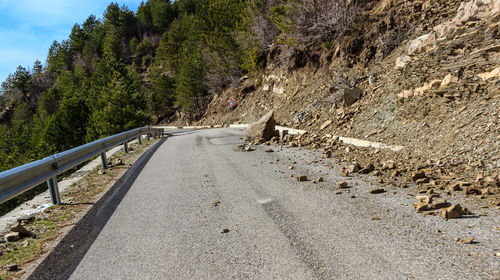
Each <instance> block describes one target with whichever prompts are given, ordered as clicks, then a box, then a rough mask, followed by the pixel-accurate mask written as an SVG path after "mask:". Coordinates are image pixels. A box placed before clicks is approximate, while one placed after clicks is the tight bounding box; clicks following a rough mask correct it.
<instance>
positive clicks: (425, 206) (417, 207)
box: [413, 201, 431, 213]
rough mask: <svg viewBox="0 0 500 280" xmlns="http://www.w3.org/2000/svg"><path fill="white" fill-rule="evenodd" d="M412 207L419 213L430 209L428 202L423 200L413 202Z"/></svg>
mask: <svg viewBox="0 0 500 280" xmlns="http://www.w3.org/2000/svg"><path fill="white" fill-rule="evenodd" d="M413 207H414V208H415V211H416V212H417V213H420V212H423V211H428V210H431V209H430V208H429V204H428V203H425V202H421V201H419V202H416V203H414V204H413Z"/></svg>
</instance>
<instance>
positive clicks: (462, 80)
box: [201, 0, 500, 205]
mask: <svg viewBox="0 0 500 280" xmlns="http://www.w3.org/2000/svg"><path fill="white" fill-rule="evenodd" d="M499 19H500V1H498V0H497V1H494V0H482V1H479V0H473V1H468V2H460V1H446V0H439V1H399V0H398V1H396V0H395V1H380V2H379V3H376V4H373V5H372V6H371V7H369V8H368V10H367V11H366V12H365V13H363V14H362V15H360V16H359V17H358V18H357V19H356V21H355V22H354V24H352V25H351V27H350V29H349V30H348V31H347V32H346V34H345V36H344V37H343V38H342V40H340V41H338V42H337V43H335V44H332V47H331V48H328V49H325V48H322V47H315V46H307V47H303V48H302V49H299V48H295V49H290V47H288V46H282V45H274V46H272V47H271V50H270V51H269V53H268V65H267V68H266V71H265V73H264V75H262V76H261V77H250V78H248V79H245V78H244V79H242V81H241V84H240V86H238V87H237V88H236V89H233V90H228V91H226V92H224V93H222V94H220V95H219V96H216V97H215V98H214V99H213V101H212V103H211V104H210V105H209V107H208V109H207V112H206V114H205V116H204V118H203V119H202V121H201V123H202V124H206V125H211V124H228V123H229V122H230V121H231V118H232V117H233V118H234V119H233V121H234V122H237V121H239V122H244V123H246V122H251V121H255V120H257V119H258V118H259V117H260V116H262V115H263V114H265V113H266V112H267V111H269V110H270V109H274V111H275V115H276V118H277V122H278V123H279V124H282V125H286V126H289V127H295V128H301V129H306V130H307V131H308V132H310V133H311V134H316V135H317V136H318V139H320V138H321V136H324V135H338V136H346V137H354V138H360V139H366V140H370V141H377V142H382V143H385V144H393V145H402V146H404V147H406V149H404V150H403V151H402V152H398V153H393V152H389V151H373V150H365V149H352V148H351V149H350V150H349V152H345V150H344V148H342V149H337V150H335V153H337V154H338V155H339V156H340V158H341V159H343V160H345V161H356V162H359V163H362V164H365V163H373V164H375V165H376V166H377V165H378V166H379V167H381V166H382V165H383V162H384V161H387V160H393V161H396V162H397V164H398V166H399V167H400V176H398V178H395V177H396V176H392V175H394V174H392V173H390V174H385V181H386V182H387V181H388V182H393V183H394V184H396V185H401V184H404V183H405V182H413V181H412V180H411V179H409V177H410V175H411V173H412V172H414V171H416V170H421V169H425V170H426V171H427V173H428V176H429V177H430V178H431V182H430V183H429V186H427V187H428V188H438V189H441V190H444V189H446V188H447V187H450V186H451V185H453V184H454V183H457V182H461V183H462V184H461V186H466V185H471V186H474V187H476V188H479V190H478V191H477V193H479V194H480V196H479V198H480V197H486V198H490V199H487V201H488V202H487V203H486V204H488V205H491V203H493V204H494V205H498V200H497V199H498V193H499V189H498V188H499V185H500V118H499V117H500V114H499V112H500V73H499V72H500V68H499V67H500V63H499V62H500V23H499ZM290 53H291V55H287V54H290ZM346 89H356V90H358V89H359V90H361V92H362V95H361V97H360V98H359V100H357V101H356V102H354V103H353V104H346V103H345V102H344V92H345V90H346ZM230 98H234V99H235V100H236V102H237V104H238V107H237V108H235V109H234V112H233V116H231V112H230V109H229V106H227V102H228V100H229V99H230ZM347 105H348V106H347ZM329 122H331V123H330V124H328V123H329ZM321 128H322V129H321ZM312 140H314V137H313V139H312ZM310 142H311V144H312V145H313V144H314V143H315V141H310ZM299 144H300V143H299ZM318 144H320V142H319V141H318ZM325 145H326V144H325ZM325 145H323V146H324V147H326V148H328V146H325ZM302 146H304V145H302ZM381 176H384V174H382V175H381ZM399 177H400V178H399ZM464 182H466V183H467V184H464ZM485 188H488V190H487V191H482V190H484V189H485ZM465 192H467V191H465ZM491 201H492V202H491Z"/></svg>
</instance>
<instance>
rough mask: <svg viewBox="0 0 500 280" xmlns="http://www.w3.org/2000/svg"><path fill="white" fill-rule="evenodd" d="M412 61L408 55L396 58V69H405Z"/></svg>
mask: <svg viewBox="0 0 500 280" xmlns="http://www.w3.org/2000/svg"><path fill="white" fill-rule="evenodd" d="M410 61H411V58H410V57H409V56H407V55H402V56H400V57H398V58H396V69H401V68H405V66H406V64H408V62H410Z"/></svg>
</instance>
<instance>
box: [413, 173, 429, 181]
mask: <svg viewBox="0 0 500 280" xmlns="http://www.w3.org/2000/svg"><path fill="white" fill-rule="evenodd" d="M422 178H426V175H425V172H424V171H415V172H413V173H412V174H411V179H412V180H413V181H417V180H418V179H422Z"/></svg>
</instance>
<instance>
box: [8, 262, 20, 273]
mask: <svg viewBox="0 0 500 280" xmlns="http://www.w3.org/2000/svg"><path fill="white" fill-rule="evenodd" d="M18 269H19V267H18V266H17V264H15V263H11V264H8V265H7V271H17V270H18Z"/></svg>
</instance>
